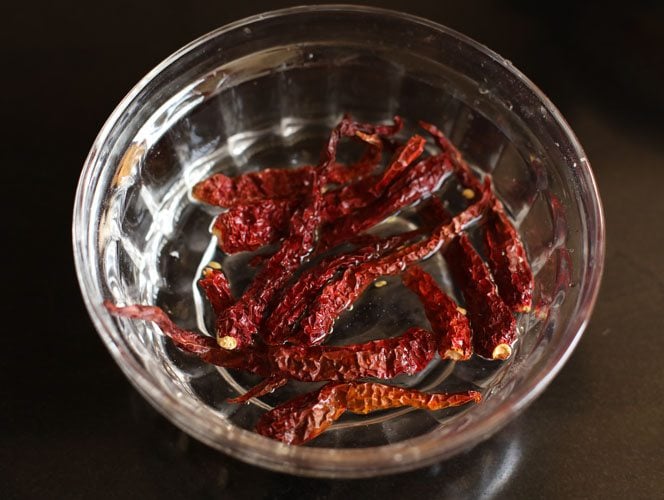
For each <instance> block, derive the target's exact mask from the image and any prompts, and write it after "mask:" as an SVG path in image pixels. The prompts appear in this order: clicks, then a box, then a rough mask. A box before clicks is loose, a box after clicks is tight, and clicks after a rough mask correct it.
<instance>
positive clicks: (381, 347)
mask: <svg viewBox="0 0 664 500" xmlns="http://www.w3.org/2000/svg"><path fill="white" fill-rule="evenodd" d="M105 305H106V308H107V309H108V310H109V311H110V312H112V313H113V314H115V315H118V316H124V317H128V318H134V319H141V320H145V321H153V322H154V323H156V324H157V325H158V326H159V328H160V329H161V330H162V332H163V333H164V335H166V336H168V337H170V338H171V339H172V340H173V342H174V343H175V344H176V345H177V346H178V347H180V348H181V349H183V350H184V351H187V352H190V353H192V354H194V355H196V356H198V357H199V358H201V359H202V360H203V361H206V362H208V363H211V364H214V365H217V366H222V367H225V368H234V369H241V370H244V371H248V372H250V373H255V374H257V375H261V376H264V377H267V378H270V380H268V381H265V382H264V384H263V383H262V384H259V386H257V387H256V388H254V389H255V392H256V393H257V392H260V391H263V390H265V388H266V387H269V388H270V389H271V388H273V387H278V386H279V385H281V379H294V380H300V381H304V382H320V381H326V380H337V381H343V380H355V379H358V378H363V377H375V378H384V379H386V378H393V377H396V376H397V375H400V374H402V373H406V374H411V375H412V374H413V373H416V372H418V371H420V370H422V369H423V368H424V367H425V366H426V365H427V364H428V363H429V362H430V361H431V360H432V359H433V357H434V355H435V353H436V348H437V342H436V339H435V337H434V335H433V334H432V333H431V332H429V331H427V330H424V329H423V328H417V327H413V328H410V329H408V330H407V331H406V332H405V333H404V334H403V335H400V336H398V337H393V338H388V339H380V340H372V341H369V342H364V343H362V344H352V345H347V346H313V347H312V346H276V347H269V346H268V347H246V348H244V349H242V350H239V349H238V350H228V349H223V348H221V347H219V346H218V345H217V344H216V342H215V340H214V339H212V338H211V337H207V336H205V335H201V334H199V333H195V332H190V331H187V330H183V329H182V328H180V327H178V326H177V325H176V324H175V323H173V322H172V321H171V320H170V318H169V317H168V315H167V314H166V313H165V312H164V311H163V310H162V309H160V308H159V307H156V306H136V305H134V306H126V307H118V306H115V305H113V304H111V303H108V302H107V303H106V304H105ZM250 397H251V396H250Z"/></svg>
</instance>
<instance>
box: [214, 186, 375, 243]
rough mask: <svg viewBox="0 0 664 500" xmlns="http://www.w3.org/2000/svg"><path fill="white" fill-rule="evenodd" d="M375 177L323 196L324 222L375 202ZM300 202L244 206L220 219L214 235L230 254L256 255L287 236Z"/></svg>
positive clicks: (265, 201)
mask: <svg viewBox="0 0 664 500" xmlns="http://www.w3.org/2000/svg"><path fill="white" fill-rule="evenodd" d="M374 184H375V180H374V178H373V177H368V178H365V179H362V180H360V181H358V182H355V183H353V184H349V185H346V186H343V187H341V188H339V189H335V190H334V191H328V192H327V193H325V194H324V196H323V207H322V208H321V221H322V222H330V221H334V220H336V219H338V218H340V217H343V216H344V215H348V214H350V213H352V212H353V211H354V210H357V209H358V208H360V207H363V206H365V205H366V204H368V203H370V201H371V200H373V199H374V197H373V195H372V194H371V192H370V191H371V188H372V187H373V186H374ZM300 202H301V200H300V199H269V198H268V199H265V200H259V201H253V202H251V203H241V204H237V205H235V206H234V207H232V208H230V209H229V210H228V211H226V212H224V213H222V214H220V215H218V216H217V219H216V220H215V222H214V225H213V227H212V232H213V233H214V234H215V235H216V236H217V238H218V239H219V247H220V248H221V249H222V250H223V251H224V252H225V253H227V254H233V253H237V252H245V251H253V250H256V249H258V248H260V247H262V246H265V245H269V244H271V243H275V242H276V241H278V240H279V239H280V238H282V237H284V236H285V235H287V234H288V230H289V226H290V221H291V217H292V216H293V213H294V212H295V210H296V209H297V208H298V206H299V204H300Z"/></svg>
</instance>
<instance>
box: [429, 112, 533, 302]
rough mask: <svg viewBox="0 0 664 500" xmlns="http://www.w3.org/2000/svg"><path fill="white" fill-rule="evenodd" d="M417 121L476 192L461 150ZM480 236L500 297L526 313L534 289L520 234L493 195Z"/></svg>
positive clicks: (472, 176)
mask: <svg viewBox="0 0 664 500" xmlns="http://www.w3.org/2000/svg"><path fill="white" fill-rule="evenodd" d="M419 123H420V126H421V127H422V128H424V129H425V130H426V131H427V132H429V133H430V134H431V135H432V136H433V137H434V139H435V140H436V143H437V144H438V146H439V147H440V148H441V149H442V150H443V151H445V152H447V153H448V154H449V155H450V158H451V159H452V161H453V163H454V167H455V172H456V174H457V176H458V177H459V180H460V181H461V183H462V184H463V185H464V186H466V187H467V188H470V189H472V190H473V191H474V192H475V193H477V192H478V190H479V189H480V181H479V179H478V178H477V177H476V176H475V175H474V174H473V172H472V169H471V168H470V166H469V165H468V163H467V162H466V161H465V160H464V159H463V156H462V155H461V152H460V151H459V150H458V149H457V148H456V147H455V146H454V144H452V142H451V141H450V140H449V139H448V138H447V137H445V134H443V133H442V132H441V131H440V130H439V129H438V128H437V127H436V126H434V125H432V124H430V123H426V122H419ZM484 238H485V242H486V246H487V249H488V263H489V267H490V269H491V272H492V274H493V277H494V280H495V282H496V284H497V285H498V291H499V293H500V296H501V297H502V299H503V300H504V301H505V303H506V304H507V305H508V306H509V307H510V309H511V310H512V311H514V312H529V311H530V309H531V307H532V295H533V289H534V288H535V281H534V278H533V272H532V270H531V268H530V264H529V262H528V258H527V255H526V250H525V248H524V245H523V242H522V241H521V237H520V236H519V233H518V232H517V231H516V229H515V228H514V226H513V225H512V223H511V222H510V221H509V218H508V217H507V214H506V213H505V208H504V207H503V204H502V203H501V202H500V201H499V200H498V199H497V198H495V195H494V202H493V204H492V206H491V210H490V214H489V216H488V219H487V224H486V233H485V236H484Z"/></svg>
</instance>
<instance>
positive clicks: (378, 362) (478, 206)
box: [106, 117, 532, 443]
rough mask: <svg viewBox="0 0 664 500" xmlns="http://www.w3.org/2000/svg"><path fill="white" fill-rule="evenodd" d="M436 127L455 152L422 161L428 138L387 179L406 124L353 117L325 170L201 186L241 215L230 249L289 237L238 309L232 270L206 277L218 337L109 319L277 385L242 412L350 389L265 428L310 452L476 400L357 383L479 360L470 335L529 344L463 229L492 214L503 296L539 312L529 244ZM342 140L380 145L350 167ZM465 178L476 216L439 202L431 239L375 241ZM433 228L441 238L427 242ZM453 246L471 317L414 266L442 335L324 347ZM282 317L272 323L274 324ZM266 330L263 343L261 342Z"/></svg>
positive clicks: (494, 348) (137, 311) (212, 270)
mask: <svg viewBox="0 0 664 500" xmlns="http://www.w3.org/2000/svg"><path fill="white" fill-rule="evenodd" d="M423 126H424V128H425V129H427V130H428V131H429V132H430V133H432V134H433V135H434V137H435V138H436V141H437V143H438V144H439V145H440V146H441V148H443V153H442V154H439V155H436V156H431V157H429V158H426V159H424V160H422V161H419V162H418V163H416V164H414V165H412V163H413V162H414V161H415V160H416V159H417V158H418V157H419V156H420V155H421V154H422V152H423V149H424V143H425V141H424V139H422V138H421V137H419V136H415V137H412V138H411V139H410V140H409V141H408V142H407V143H406V144H405V145H403V146H401V147H395V148H393V149H395V150H396V151H395V153H394V156H393V159H392V160H391V161H390V163H389V164H388V166H387V167H386V168H385V169H384V171H383V172H382V173H381V174H374V169H375V168H376V166H377V164H378V163H379V160H380V158H381V156H382V148H383V146H384V145H386V144H387V145H388V147H391V146H392V145H391V143H390V142H389V140H388V139H386V137H387V136H389V135H391V134H394V133H396V132H397V131H398V130H399V129H400V128H401V121H400V119H398V118H395V122H394V125H378V126H376V125H371V124H361V123H357V122H354V121H352V120H350V119H349V118H348V117H345V118H344V119H343V120H342V122H341V123H340V124H339V125H338V126H337V127H336V128H335V129H334V130H333V131H332V133H331V135H330V138H329V140H328V143H327V145H326V147H325V149H324V151H323V154H322V159H321V162H320V163H319V164H318V165H317V166H316V167H302V168H300V169H295V170H290V171H288V170H280V171H277V170H266V171H263V172H260V173H256V174H246V175H244V176H240V177H238V178H236V179H228V178H225V176H221V175H218V176H213V177H212V178H211V179H208V180H207V181H204V182H203V183H200V184H199V185H197V186H196V188H195V195H196V196H197V197H199V198H203V199H207V200H210V201H211V202H213V203H216V204H220V205H223V204H225V205H226V206H230V207H231V209H230V210H228V211H227V212H226V213H224V214H222V215H221V216H220V217H219V218H218V219H217V221H216V222H215V225H214V230H215V232H216V233H218V235H219V237H220V243H221V245H222V248H223V249H225V250H226V251H227V252H228V253H231V252H234V251H240V250H253V249H256V248H258V247H260V246H262V245H264V244H265V243H272V242H274V241H276V240H277V239H279V238H284V239H283V241H282V243H281V246H280V248H279V249H278V250H277V251H276V252H275V253H274V254H273V255H272V256H268V257H265V258H267V261H266V263H265V266H264V267H263V269H261V270H260V271H259V272H258V273H257V276H256V278H255V280H254V281H253V282H252V283H251V284H250V285H249V287H248V288H247V290H245V292H244V293H243V295H242V297H241V298H240V300H238V301H237V302H235V301H234V298H233V297H232V295H231V293H230V286H229V283H228V281H227V280H226V277H225V276H224V275H223V273H222V272H221V270H220V268H219V266H217V265H214V266H211V267H209V268H207V269H206V270H205V271H204V273H203V278H202V279H201V280H200V282H199V283H200V286H201V288H202V289H203V290H204V291H205V293H206V295H207V297H208V299H209V301H210V303H211V305H212V307H213V309H214V311H215V313H216V314H217V324H216V329H217V339H216V340H215V339H212V338H209V337H206V336H203V335H200V334H196V333H194V332H188V331H186V330H183V329H181V328H179V327H177V326H176V325H175V324H173V322H172V321H171V320H170V319H169V318H168V316H167V315H166V314H165V313H164V312H163V311H161V310H160V309H159V308H156V307H151V306H128V307H125V308H121V307H116V306H113V305H112V304H106V305H107V307H108V309H109V310H110V311H111V312H112V313H114V314H117V315H122V316H127V317H132V318H137V319H144V320H149V321H154V322H156V323H157V324H158V325H159V326H160V327H161V329H162V331H163V332H164V334H165V335H167V336H169V337H170V338H171V339H172V340H173V342H174V343H175V345H177V346H178V347H179V348H181V349H182V350H185V351H187V352H190V353H193V354H195V355H196V356H198V357H200V358H201V359H203V360H204V361H206V362H209V363H213V364H216V365H219V366H223V367H227V368H231V369H238V370H243V371H247V372H250V373H254V374H257V375H259V376H261V377H263V380H262V382H260V383H259V384H257V385H256V386H255V387H253V388H252V389H250V390H249V391H248V392H247V393H245V394H243V395H241V396H238V397H237V398H233V399H232V400H231V401H233V402H243V401H247V400H248V399H250V398H251V397H257V396H260V395H262V394H265V393H267V392H270V391H272V390H274V389H276V388H278V387H280V386H282V385H283V384H285V383H286V381H287V380H289V379H295V380H300V381H310V382H316V381H330V380H331V381H336V383H334V384H328V385H327V386H325V387H324V388H323V389H321V391H319V392H318V393H314V394H309V395H305V396H301V397H300V398H296V399H295V400H292V401H291V402H289V403H286V404H285V405H283V406H282V407H279V408H276V409H275V410H273V412H270V413H268V414H266V415H265V416H264V417H263V419H261V422H259V425H258V429H259V432H262V433H264V434H266V435H269V436H272V437H275V438H277V439H282V440H284V441H286V442H291V443H301V442H305V441H306V440H308V439H311V438H312V437H315V436H316V435H318V434H319V433H320V432H322V431H323V430H324V429H325V427H327V426H329V425H330V424H331V423H332V422H333V421H334V420H336V418H338V417H339V416H340V415H341V413H343V412H344V411H352V412H355V413H368V412H369V411H374V410H378V409H386V408H392V407H398V406H404V405H410V406H414V407H418V408H429V409H436V408H440V407H446V406H450V405H456V404H463V403H465V402H468V401H471V400H476V401H477V400H479V394H478V393H475V392H473V391H470V392H468V393H465V394H460V395H451V396H448V395H442V394H433V395H426V394H423V393H419V392H417V391H413V390H409V389H403V388H399V387H390V386H386V385H382V384H377V383H372V382H356V381H355V380H356V379H358V378H362V377H377V378H393V377H395V376H397V375H399V374H412V373H415V372H417V371H420V370H422V369H423V368H424V367H425V366H427V364H428V363H429V362H430V361H431V360H432V358H433V357H434V356H435V352H436V351H438V352H439V353H440V355H441V356H442V357H443V358H445V357H447V358H453V359H467V358H468V357H469V356H470V355H471V349H470V344H471V329H470V326H472V328H473V330H474V332H473V333H474V335H473V339H472V344H473V346H474V348H475V350H476V352H478V354H480V355H482V356H485V357H492V358H494V359H504V358H505V357H507V356H509V354H510V350H511V343H512V342H513V341H514V338H515V334H516V328H515V321H514V318H513V317H512V315H511V313H510V310H509V308H508V307H507V306H506V305H505V303H504V302H503V300H502V299H501V297H500V296H499V295H498V293H497V289H496V286H495V285H494V283H493V282H492V281H491V275H490V273H489V270H488V269H487V267H486V266H485V265H484V263H483V261H482V260H481V258H480V257H479V255H478V254H477V252H475V250H474V249H473V248H472V245H471V244H470V242H469V240H468V238H467V236H465V235H464V234H463V233H462V230H463V229H464V228H465V227H466V226H467V225H468V224H470V223H472V222H473V221H474V220H475V219H477V218H478V217H479V216H480V215H482V214H483V212H484V211H485V210H486V209H487V208H489V209H490V210H491V213H490V216H489V218H488V221H487V222H486V225H487V231H486V241H487V247H488V248H489V262H490V264H491V266H492V269H493V268H494V267H495V268H496V269H498V270H495V271H494V274H495V275H496V281H498V282H499V288H500V290H501V293H502V292H503V291H505V293H512V294H513V292H514V290H517V292H518V294H517V295H514V294H513V296H514V300H513V301H512V302H511V303H510V304H512V305H513V307H520V308H521V310H523V309H524V308H525V307H529V302H528V305H527V306H526V305H525V304H526V301H527V300H531V296H532V288H530V295H529V291H528V290H529V289H528V286H529V284H530V285H531V284H532V281H530V282H529V279H528V275H527V273H526V271H529V268H528V267H527V262H526V263H525V268H524V266H523V265H522V264H523V262H522V261H525V251H524V250H523V246H521V247H519V246H518V245H521V242H520V240H519V238H518V234H517V232H516V230H515V229H514V228H513V227H512V225H511V224H510V222H509V219H508V218H507V216H506V215H505V212H504V209H503V207H502V205H501V204H500V202H499V201H498V200H497V199H495V197H494V196H493V193H492V191H491V183H490V180H489V178H488V177H487V179H485V182H484V184H483V183H482V182H481V181H480V180H479V179H477V178H476V177H475V176H474V175H473V173H472V171H471V169H470V167H469V166H468V165H467V163H465V161H464V160H463V158H462V157H461V155H460V153H459V152H458V150H456V148H454V146H453V145H452V144H451V143H450V142H449V141H448V140H447V139H446V138H445V136H444V135H443V134H442V133H441V132H440V131H439V130H438V129H436V128H435V127H433V126H432V125H428V124H423ZM342 137H358V138H359V139H361V140H362V141H364V142H365V143H367V144H368V148H367V150H366V151H365V153H364V155H363V158H362V159H361V160H360V162H358V163H356V164H354V165H348V166H344V165H340V164H338V163H337V162H336V150H337V146H338V143H339V141H340V139H341V138H342ZM453 171H454V172H456V174H457V176H458V178H459V179H460V180H461V182H462V183H463V185H465V186H467V188H466V190H465V191H470V192H469V193H466V192H465V191H464V195H465V196H466V198H468V199H474V203H473V204H471V205H470V206H469V207H468V208H467V209H466V210H464V211H463V212H461V213H460V214H458V215H457V216H455V217H454V218H451V217H450V216H449V214H447V213H446V211H445V210H444V208H443V207H442V204H441V203H440V200H438V199H437V198H434V199H433V200H432V202H431V203H430V207H431V212H430V215H429V216H428V217H427V216H426V214H424V216H423V218H424V219H425V224H424V227H423V228H421V229H419V230H417V231H412V232H410V233H405V234H402V235H398V236H395V237H391V238H386V239H380V238H377V237H375V236H371V235H362V234H361V233H362V232H363V231H364V230H366V229H368V228H369V227H371V226H373V225H374V224H376V223H378V222H380V221H382V220H383V219H384V218H385V217H386V216H388V215H390V214H392V213H395V212H397V211H399V210H400V209H402V208H404V207H406V206H408V205H412V204H413V203H416V202H419V201H420V200H422V199H423V198H427V197H429V196H430V195H431V194H432V193H433V192H434V191H436V190H437V189H439V188H440V186H441V185H442V183H443V182H444V181H445V180H446V179H447V177H448V175H449V174H450V173H452V172H453ZM371 174H373V175H371ZM358 179H359V180H358ZM348 182H350V184H347V183H348ZM335 185H340V186H335ZM326 190H327V192H326ZM432 216H433V217H434V219H433V220H431V219H432ZM324 224H327V225H326V226H324ZM321 230H322V234H321V235H320V237H319V235H318V232H319V231H321ZM425 230H426V231H430V232H431V234H430V235H429V236H424V237H423V236H422V235H424V234H425ZM418 237H419V239H418V240H417V241H415V238H418ZM319 239H320V241H318V240H319ZM412 241H415V242H412ZM339 243H351V244H354V245H356V248H355V250H353V251H351V252H347V253H345V254H340V255H335V256H332V257H328V258H326V259H323V260H322V261H321V262H320V263H318V264H317V265H315V266H313V267H311V268H310V269H309V270H307V271H305V272H304V273H302V274H301V275H300V276H299V278H298V279H297V280H295V282H294V283H293V284H291V285H290V286H287V285H288V283H289V282H290V281H291V279H292V276H293V274H294V273H295V271H296V270H297V268H298V267H299V266H300V265H301V264H302V262H303V261H304V260H305V259H307V258H308V257H309V256H310V255H311V254H312V252H313V251H314V249H317V250H318V251H324V250H326V249H327V248H330V247H331V246H334V245H337V244H339ZM447 243H449V245H448V246H447V247H446V248H445V249H444V255H445V257H446V259H447V260H448V262H449V263H450V270H451V272H452V275H453V277H454V279H455V281H456V283H457V285H459V287H460V288H461V292H462V293H463V295H464V298H465V301H466V306H467V308H468V318H466V317H465V316H464V315H463V313H462V312H461V311H460V309H459V308H458V307H457V306H456V304H455V302H454V301H453V300H452V299H451V298H449V297H448V296H447V295H445V293H444V292H443V291H442V290H441V289H440V288H439V287H438V285H437V284H436V283H435V280H434V279H433V278H432V277H431V276H430V275H428V274H427V273H425V272H424V271H423V270H422V269H420V268H419V267H417V266H412V267H410V269H408V270H407V271H406V273H405V275H404V276H403V281H404V283H405V284H406V286H408V287H409V288H411V290H413V291H414V292H415V293H416V294H418V296H419V297H420V298H421V300H422V302H423V304H424V307H425V311H426V314H427V317H428V318H429V321H430V323H431V325H432V327H433V329H434V333H431V332H429V331H427V330H425V329H422V328H410V329H408V330H407V331H406V332H405V333H404V334H402V335H401V336H398V337H394V338H387V339H379V340H374V341H371V342H365V343H362V344H353V345H347V346H341V347H336V346H320V345H318V344H320V343H321V342H322V341H323V340H324V339H325V338H326V337H327V335H329V333H330V332H331V329H332V326H333V324H334V321H335V320H336V318H337V317H338V316H339V314H340V313H341V312H342V311H343V310H344V309H345V308H346V307H348V306H349V305H350V304H352V303H353V301H354V300H356V299H357V297H359V295H360V294H361V293H362V292H363V291H364V290H365V289H366V288H367V287H368V286H369V284H371V283H372V282H373V281H375V280H376V279H377V278H379V277H381V276H388V275H397V274H400V273H402V272H403V271H404V270H405V269H406V268H407V267H408V266H411V265H412V264H414V263H416V262H418V261H420V260H422V259H425V258H427V257H429V256H430V255H431V254H432V253H434V252H436V251H438V250H439V249H441V248H442V247H443V245H444V244H447ZM404 245H405V246H404ZM316 247H317V248H316ZM492 254H493V255H492ZM516 257H519V258H520V259H521V260H518V259H517V260H515V258H516ZM524 269H525V270H524ZM501 272H502V273H503V274H502V275H501ZM515 275H518V276H517V278H516V279H515V277H514V276H515ZM530 280H532V274H531V275H530ZM503 283H505V284H503ZM377 286H378V285H377ZM509 287H512V289H511V290H510V288H509ZM519 287H520V288H519ZM506 290H507V291H506ZM270 309H272V315H271V316H267V315H266V313H267V312H270ZM469 320H470V321H469ZM469 325H470V326H469ZM256 334H259V337H258V338H254V336H255V335H256ZM285 342H286V343H289V342H290V343H291V344H295V345H285V344H284V343H285ZM270 344H272V345H270ZM349 381H353V382H349ZM339 382H344V383H339ZM457 396H458V397H457Z"/></svg>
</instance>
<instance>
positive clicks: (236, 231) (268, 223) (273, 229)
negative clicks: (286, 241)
mask: <svg viewBox="0 0 664 500" xmlns="http://www.w3.org/2000/svg"><path fill="white" fill-rule="evenodd" d="M298 205H299V200H297V199H290V200H286V199H280V200H274V199H269V198H268V199H265V200H260V201H256V202H253V203H244V204H239V205H235V206H234V207H232V208H230V209H228V211H226V212H224V213H222V214H219V215H218V216H217V218H216V219H215V221H214V224H213V225H212V233H213V234H214V235H215V236H216V237H217V239H218V242H219V248H221V249H222V250H223V251H224V252H225V253H227V254H234V253H237V252H245V251H249V252H251V251H253V250H256V249H258V248H260V247H262V246H264V245H267V244H270V243H273V242H275V241H277V240H279V239H280V238H282V237H284V236H285V235H286V234H288V226H289V223H290V218H291V217H292V215H293V212H294V211H295V210H296V209H297V207H298Z"/></svg>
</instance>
